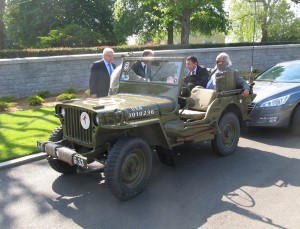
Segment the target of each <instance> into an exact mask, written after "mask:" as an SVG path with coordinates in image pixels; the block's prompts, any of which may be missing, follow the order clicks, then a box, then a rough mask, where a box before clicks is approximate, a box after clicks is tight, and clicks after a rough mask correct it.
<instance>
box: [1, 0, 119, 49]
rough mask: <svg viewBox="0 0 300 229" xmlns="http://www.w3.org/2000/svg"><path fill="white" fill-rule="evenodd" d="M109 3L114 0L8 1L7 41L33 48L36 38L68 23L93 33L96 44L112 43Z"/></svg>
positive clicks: (6, 16)
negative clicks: (96, 38) (95, 35)
mask: <svg viewBox="0 0 300 229" xmlns="http://www.w3.org/2000/svg"><path fill="white" fill-rule="evenodd" d="M113 4H114V0H85V1H81V0H64V1H61V0H30V1H24V0H8V1H7V8H6V11H5V17H4V18H5V24H6V26H7V35H8V37H9V40H10V44H11V46H14V47H35V45H36V44H37V43H38V37H43V36H46V35H47V34H48V33H49V32H50V31H51V30H53V29H57V28H62V27H64V26H66V25H68V24H77V25H79V26H81V27H83V28H86V29H89V30H90V31H93V32H96V33H97V34H98V36H99V37H98V43H97V44H99V42H100V43H106V44H107V43H115V42H114V41H115V37H116V36H115V35H114V32H113V25H112V24H113V20H112V12H113ZM95 45H96V44H95Z"/></svg>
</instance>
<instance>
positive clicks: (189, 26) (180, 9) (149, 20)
mask: <svg viewBox="0 0 300 229" xmlns="http://www.w3.org/2000/svg"><path fill="white" fill-rule="evenodd" d="M118 4H122V6H121V7H115V9H117V13H116V10H115V15H117V17H116V20H117V21H119V22H121V21H122V20H121V19H122V18H130V21H132V22H133V23H132V24H128V25H127V26H126V25H125V26H124V27H125V28H128V27H130V26H134V27H135V28H134V29H136V30H137V32H138V33H139V34H142V35H144V36H145V34H147V35H148V36H147V37H155V36H156V37H162V36H164V37H165V36H166V35H168V40H169V42H170V41H172V36H173V31H174V32H175V33H180V34H181V43H182V44H188V43H189V35H190V34H191V33H196V32H200V33H202V34H204V35H211V34H212V32H214V31H221V32H226V28H227V25H228V24H227V19H226V16H227V15H226V13H225V12H224V10H223V0H201V1H199V0H144V1H137V0H127V1H126V0H118V1H117V2H116V5H118ZM134 13H137V15H138V16H139V15H140V14H144V15H145V17H140V19H141V22H142V23H140V22H136V21H134V16H133V15H134ZM136 18H139V17H136ZM136 18H135V19H136ZM125 28H124V29H125ZM128 30H131V29H130V28H128Z"/></svg>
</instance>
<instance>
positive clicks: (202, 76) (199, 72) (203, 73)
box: [184, 65, 209, 90]
mask: <svg viewBox="0 0 300 229" xmlns="http://www.w3.org/2000/svg"><path fill="white" fill-rule="evenodd" d="M208 77H209V73H208V71H207V69H206V68H202V67H200V66H199V65H198V66H197V69H196V74H195V75H187V76H186V77H184V82H185V83H186V84H187V85H188V87H189V88H190V89H191V90H192V89H193V88H194V87H196V86H201V87H204V88H205V87H206V85H207V82H208Z"/></svg>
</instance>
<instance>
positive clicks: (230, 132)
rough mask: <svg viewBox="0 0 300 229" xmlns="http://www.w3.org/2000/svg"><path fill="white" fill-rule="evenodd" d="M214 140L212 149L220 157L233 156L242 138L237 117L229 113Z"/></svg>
mask: <svg viewBox="0 0 300 229" xmlns="http://www.w3.org/2000/svg"><path fill="white" fill-rule="evenodd" d="M217 131H218V132H217V134H216V135H215V138H214V140H212V141H211V145H212V148H213V149H214V151H215V152H216V153H217V154H218V155H219V156H227V155H229V154H232V153H233V152H234V151H235V150H236V148H237V145H238V141H239V138H240V123H239V120H238V118H237V116H236V115H235V114H234V113H232V112H228V113H225V114H224V115H223V116H222V117H221V119H220V121H219V128H218V130H217Z"/></svg>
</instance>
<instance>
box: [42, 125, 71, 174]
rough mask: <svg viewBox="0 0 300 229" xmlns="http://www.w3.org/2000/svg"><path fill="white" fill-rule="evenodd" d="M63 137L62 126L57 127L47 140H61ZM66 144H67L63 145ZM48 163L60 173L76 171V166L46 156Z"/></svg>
mask: <svg viewBox="0 0 300 229" xmlns="http://www.w3.org/2000/svg"><path fill="white" fill-rule="evenodd" d="M62 138H63V131H62V126H59V127H57V128H56V129H55V130H54V131H53V132H52V133H51V135H50V138H49V141H51V142H57V141H60V140H62ZM65 146H67V145H65ZM47 159H48V163H49V165H50V166H51V168H52V169H54V170H55V171H56V172H59V173H62V174H65V175H66V174H72V173H76V168H77V166H72V165H69V164H68V163H66V162H64V161H61V160H58V159H57V158H54V157H51V156H48V158H47Z"/></svg>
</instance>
